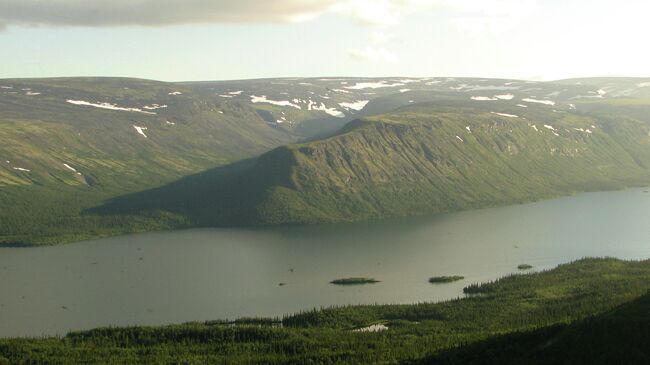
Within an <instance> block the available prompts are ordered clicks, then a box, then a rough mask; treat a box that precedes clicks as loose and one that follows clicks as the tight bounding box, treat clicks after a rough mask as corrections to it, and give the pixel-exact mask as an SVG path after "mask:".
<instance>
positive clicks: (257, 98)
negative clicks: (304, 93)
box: [251, 95, 302, 109]
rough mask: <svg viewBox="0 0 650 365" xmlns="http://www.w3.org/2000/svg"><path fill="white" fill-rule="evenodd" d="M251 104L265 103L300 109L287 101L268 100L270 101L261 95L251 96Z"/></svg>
mask: <svg viewBox="0 0 650 365" xmlns="http://www.w3.org/2000/svg"><path fill="white" fill-rule="evenodd" d="M251 102H252V103H267V104H272V105H277V106H290V107H292V108H296V109H302V108H301V107H300V105H296V104H293V103H292V102H290V101H289V100H280V101H276V100H270V99H267V98H266V95H262V96H255V95H251Z"/></svg>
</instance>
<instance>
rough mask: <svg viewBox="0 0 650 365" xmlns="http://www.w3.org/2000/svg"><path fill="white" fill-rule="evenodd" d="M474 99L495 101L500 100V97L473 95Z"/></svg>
mask: <svg viewBox="0 0 650 365" xmlns="http://www.w3.org/2000/svg"><path fill="white" fill-rule="evenodd" d="M472 100H476V101H495V100H499V99H497V98H492V97H489V96H472Z"/></svg>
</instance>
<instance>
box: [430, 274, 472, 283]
mask: <svg viewBox="0 0 650 365" xmlns="http://www.w3.org/2000/svg"><path fill="white" fill-rule="evenodd" d="M463 279H465V277H464V276H459V275H454V276H434V277H431V278H429V282H430V283H431V284H445V283H453V282H455V281H461V280H463Z"/></svg>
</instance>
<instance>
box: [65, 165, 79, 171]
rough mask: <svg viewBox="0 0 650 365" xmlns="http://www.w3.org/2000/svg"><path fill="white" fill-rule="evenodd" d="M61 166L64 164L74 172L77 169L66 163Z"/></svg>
mask: <svg viewBox="0 0 650 365" xmlns="http://www.w3.org/2000/svg"><path fill="white" fill-rule="evenodd" d="M63 166H65V167H66V168H67V169H68V170H72V171H74V172H77V169H75V168H74V167H72V166H70V165H68V164H67V163H64V164H63Z"/></svg>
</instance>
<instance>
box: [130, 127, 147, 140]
mask: <svg viewBox="0 0 650 365" xmlns="http://www.w3.org/2000/svg"><path fill="white" fill-rule="evenodd" d="M133 128H135V130H136V131H137V132H138V133H139V134H141V135H142V136H143V137H144V138H149V137H147V135H146V134H144V131H146V130H147V127H138V126H137V125H134V126H133Z"/></svg>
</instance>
